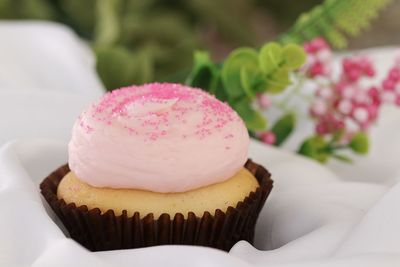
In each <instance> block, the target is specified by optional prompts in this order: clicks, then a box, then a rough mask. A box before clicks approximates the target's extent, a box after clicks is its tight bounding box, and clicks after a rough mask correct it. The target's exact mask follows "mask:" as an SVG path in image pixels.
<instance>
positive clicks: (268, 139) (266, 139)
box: [260, 131, 276, 145]
mask: <svg viewBox="0 0 400 267" xmlns="http://www.w3.org/2000/svg"><path fill="white" fill-rule="evenodd" d="M260 140H261V141H262V142H263V143H265V144H268V145H273V144H275V142H276V136H275V134H274V133H273V132H271V131H266V132H263V133H261V134H260Z"/></svg>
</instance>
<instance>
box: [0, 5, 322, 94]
mask: <svg viewBox="0 0 400 267" xmlns="http://www.w3.org/2000/svg"><path fill="white" fill-rule="evenodd" d="M288 2H291V3H290V5H288ZM301 2H303V3H301ZM317 2H320V1H318V0H312V1H295V2H293V1H288V0H280V1H276V0H271V1H260V0H258V1H257V0H218V1H215V0H145V1H143V0H0V18H2V19H40V20H51V21H57V22H60V23H63V24H66V25H68V26H70V27H71V28H72V29H74V30H75V31H76V32H77V33H78V34H79V35H80V36H81V37H83V38H84V39H86V40H87V41H89V43H90V44H91V45H92V47H93V49H94V51H95V53H96V55H97V59H98V61H97V69H98V72H99V74H100V77H101V78H102V80H103V82H104V83H105V85H106V87H107V88H108V89H113V88H117V87H121V86H124V85H128V84H132V83H143V82H150V81H154V80H168V81H182V80H183V79H184V78H185V76H186V75H187V73H188V72H189V71H190V69H191V65H192V61H193V51H194V50H195V49H206V50H209V51H213V53H212V55H213V57H215V58H216V59H217V60H220V59H222V58H224V57H225V56H226V54H227V53H228V52H229V51H230V50H232V49H233V48H235V47H238V46H253V47H254V46H260V45H261V44H262V43H263V42H264V41H265V40H264V39H263V37H260V35H261V36H262V34H260V32H257V27H260V24H262V23H264V21H265V17H269V16H271V14H272V16H273V14H276V17H275V19H277V20H278V21H282V22H283V25H288V24H289V22H290V21H293V20H294V19H295V17H297V15H298V14H299V13H300V12H302V11H304V10H307V9H308V8H310V6H312V5H313V4H315V3H317ZM283 11H285V12H283ZM285 14H288V15H285ZM267 21H268V20H267ZM277 25H278V24H277ZM277 25H275V26H276V27H279V26H277ZM266 26H267V25H266ZM261 32H262V31H261Z"/></svg>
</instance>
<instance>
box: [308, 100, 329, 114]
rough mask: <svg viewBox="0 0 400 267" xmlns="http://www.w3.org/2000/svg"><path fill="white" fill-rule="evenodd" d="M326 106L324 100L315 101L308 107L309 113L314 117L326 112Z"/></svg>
mask: <svg viewBox="0 0 400 267" xmlns="http://www.w3.org/2000/svg"><path fill="white" fill-rule="evenodd" d="M327 110H328V108H327V106H326V103H325V102H324V101H316V102H315V103H314V104H313V105H312V106H311V109H310V113H311V115H312V116H314V117H320V116H322V115H324V114H325V113H326V112H327Z"/></svg>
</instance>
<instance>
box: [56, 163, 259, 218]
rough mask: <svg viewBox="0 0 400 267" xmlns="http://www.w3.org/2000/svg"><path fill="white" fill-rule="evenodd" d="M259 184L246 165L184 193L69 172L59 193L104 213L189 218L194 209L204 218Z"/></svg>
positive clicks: (60, 186) (234, 205)
mask: <svg viewBox="0 0 400 267" xmlns="http://www.w3.org/2000/svg"><path fill="white" fill-rule="evenodd" d="M258 186H259V184H258V182H257V180H256V178H255V177H254V176H253V175H252V174H251V173H250V172H249V171H248V170H246V169H245V168H242V169H241V170H240V171H239V172H238V173H237V174H236V175H235V176H233V177H232V178H230V179H228V180H226V181H224V182H222V183H218V184H213V185H210V186H206V187H202V188H199V189H196V190H191V191H187V192H182V193H156V192H151V191H144V190H135V189H111V188H97V187H93V186H90V185H88V184H86V183H84V182H82V181H81V180H79V179H78V178H77V177H76V175H75V174H74V173H73V172H69V173H68V174H67V175H65V176H64V178H63V179H62V180H61V182H60V184H59V185H58V189H57V196H58V198H60V199H64V201H65V202H66V203H67V204H68V203H75V204H76V205H77V206H81V205H86V206H87V207H88V209H93V208H99V209H100V210H101V211H102V212H106V211H107V210H110V209H111V210H113V211H114V213H115V215H117V216H118V215H121V214H122V211H123V210H126V211H127V213H128V216H132V215H133V214H134V213H135V212H139V213H140V215H141V217H143V216H145V215H147V214H149V213H153V214H154V216H155V217H156V218H158V217H159V216H160V215H161V214H163V213H168V214H170V215H172V216H173V215H174V214H176V213H182V214H183V215H184V216H185V217H186V216H187V214H188V212H194V213H195V214H196V215H197V216H199V217H201V216H202V215H203V213H204V212H205V211H208V212H210V213H211V214H214V212H215V210H216V209H220V210H221V211H223V212H225V211H226V210H227V208H228V207H229V206H232V207H236V205H237V203H238V202H240V201H242V200H244V199H245V198H246V196H248V195H249V194H250V192H252V191H255V190H256V188H257V187H258Z"/></svg>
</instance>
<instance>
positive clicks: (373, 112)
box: [367, 104, 379, 120]
mask: <svg viewBox="0 0 400 267" xmlns="http://www.w3.org/2000/svg"><path fill="white" fill-rule="evenodd" d="M378 109H379V106H378V105H375V104H373V105H370V106H368V107H367V112H368V115H369V118H370V119H371V120H375V119H376V117H378Z"/></svg>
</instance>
